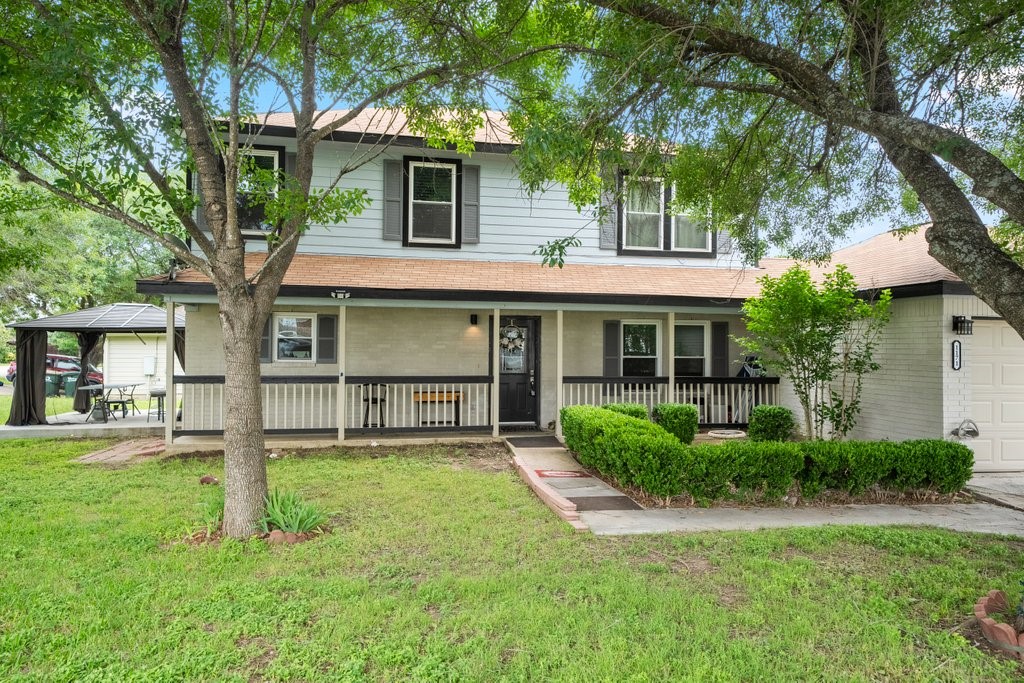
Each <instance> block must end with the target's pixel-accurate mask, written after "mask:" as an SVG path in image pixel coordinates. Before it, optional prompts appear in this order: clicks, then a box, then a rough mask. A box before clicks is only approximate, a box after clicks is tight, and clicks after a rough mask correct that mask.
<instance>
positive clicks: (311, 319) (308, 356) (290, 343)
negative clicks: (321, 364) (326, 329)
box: [273, 313, 316, 361]
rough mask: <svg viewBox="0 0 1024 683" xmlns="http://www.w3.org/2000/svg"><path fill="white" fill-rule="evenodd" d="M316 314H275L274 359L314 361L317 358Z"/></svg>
mask: <svg viewBox="0 0 1024 683" xmlns="http://www.w3.org/2000/svg"><path fill="white" fill-rule="evenodd" d="M315 329H316V316H315V315H313V314H302V313H275V314H274V326H273V332H274V360H279V361H292V360H296V361H312V360H314V359H315V358H316V348H315V346H316V335H315V333H314V330H315Z"/></svg>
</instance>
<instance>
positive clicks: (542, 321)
mask: <svg viewBox="0 0 1024 683" xmlns="http://www.w3.org/2000/svg"><path fill="white" fill-rule="evenodd" d="M176 300H177V301H178V303H181V304H184V305H185V308H186V339H187V341H186V343H187V344H188V345H189V348H192V349H196V348H202V349H205V350H206V352H205V353H203V354H190V357H189V359H188V362H187V363H186V370H185V373H184V374H180V375H175V376H168V377H167V380H166V383H167V386H168V395H169V396H174V397H175V400H174V403H172V404H171V405H175V406H177V410H174V411H169V415H168V416H169V417H170V418H173V419H169V420H168V422H167V423H166V435H165V438H166V440H167V443H168V444H169V445H171V444H173V443H174V442H175V441H176V440H185V441H192V440H195V439H201V438H209V437H217V436H219V435H220V434H221V433H222V431H223V426H224V419H225V414H224V363H223V359H222V352H221V339H220V331H219V322H218V320H217V314H216V305H215V304H212V303H209V302H208V301H202V300H200V299H199V298H198V297H187V296H186V297H181V298H180V299H176ZM331 304H332V305H325V302H324V300H323V299H318V300H301V301H297V300H284V301H279V305H278V306H277V307H275V312H274V314H273V315H272V316H271V320H270V322H269V325H268V330H267V332H266V334H265V339H264V342H265V343H264V346H265V349H264V351H265V353H266V357H265V362H264V364H263V372H262V378H261V382H262V394H263V425H264V430H265V432H266V434H267V435H268V436H270V437H273V438H278V437H290V438H292V439H306V440H315V441H317V442H322V443H327V442H339V441H346V442H347V441H353V440H357V439H364V438H367V437H373V436H379V435H391V436H401V435H404V436H408V437H417V438H419V437H422V438H427V439H429V438H443V437H446V436H471V435H477V436H487V437H490V438H494V437H497V436H498V435H499V434H501V433H508V432H510V431H512V430H542V431H553V432H555V433H560V425H559V424H558V416H559V412H560V410H561V408H562V407H563V406H567V405H580V404H588V405H603V404H606V403H611V402H633V403H643V404H645V405H646V406H648V408H653V407H654V406H655V405H657V404H659V403H664V402H682V403H692V404H694V405H697V406H698V408H699V414H700V424H701V426H702V427H704V428H710V427H721V426H730V427H736V428H743V427H744V426H745V425H746V423H747V421H748V420H749V415H750V411H751V409H752V408H753V407H754V406H756V405H761V404H775V403H778V401H779V393H778V390H779V385H778V378H772V377H737V376H736V375H737V373H738V372H739V370H740V368H741V367H742V351H741V350H740V348H739V347H738V345H736V343H735V342H734V341H733V340H732V336H733V335H737V334H741V333H742V331H743V328H742V321H741V319H740V317H739V314H738V306H737V305H736V304H735V303H731V305H729V306H727V307H724V306H723V307H718V308H711V307H672V308H667V307H660V308H658V307H652V306H629V305H622V306H608V305H604V306H602V305H600V304H577V305H575V306H563V305H558V304H537V303H535V304H533V305H531V306H530V307H528V308H527V307H524V305H523V304H521V303H519V304H517V303H513V302H503V303H501V304H499V305H495V304H493V303H491V304H490V305H489V306H487V305H486V304H482V303H480V302H476V303H474V302H444V303H443V304H442V303H440V302H436V301H417V302H409V301H379V300H376V301H374V300H367V301H358V300H354V299H348V300H345V301H344V302H331ZM495 340H496V341H497V343H495ZM172 352H173V349H168V353H172Z"/></svg>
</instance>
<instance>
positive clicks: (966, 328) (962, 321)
mask: <svg viewBox="0 0 1024 683" xmlns="http://www.w3.org/2000/svg"><path fill="white" fill-rule="evenodd" d="M953 331H954V332H956V333H957V334H964V335H971V334H974V321H973V320H971V319H970V318H968V317H967V316H966V315H954V316H953Z"/></svg>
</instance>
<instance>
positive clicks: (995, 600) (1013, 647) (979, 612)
mask: <svg viewBox="0 0 1024 683" xmlns="http://www.w3.org/2000/svg"><path fill="white" fill-rule="evenodd" d="M999 613H1002V614H1009V613H1010V602H1009V600H1007V598H1006V593H1004V592H1003V591H989V592H988V595H986V596H984V597H981V598H978V602H976V603H974V616H975V617H976V618H977V619H978V624H979V625H980V626H981V632H982V633H983V634H984V636H985V638H987V639H988V641H989V642H990V643H992V645H993V646H995V647H997V648H999V649H1000V650H1004V651H1006V652H1010V653H1012V654H1013V655H1014V656H1017V657H1019V658H1020V659H1021V660H1024V651H1022V650H1020V649H1019V648H1024V633H1022V634H1020V635H1019V636H1018V635H1017V632H1016V631H1015V630H1013V627H1012V626H1010V625H1009V624H1003V623H1000V622H997V621H996V620H995V619H993V618H992V617H990V616H989V614H999Z"/></svg>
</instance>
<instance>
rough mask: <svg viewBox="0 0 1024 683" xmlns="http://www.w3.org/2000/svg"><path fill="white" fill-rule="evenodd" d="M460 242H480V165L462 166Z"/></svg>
mask: <svg viewBox="0 0 1024 683" xmlns="http://www.w3.org/2000/svg"><path fill="white" fill-rule="evenodd" d="M462 242H463V244H477V243H479V242H480V167H479V166H467V165H463V167H462Z"/></svg>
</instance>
